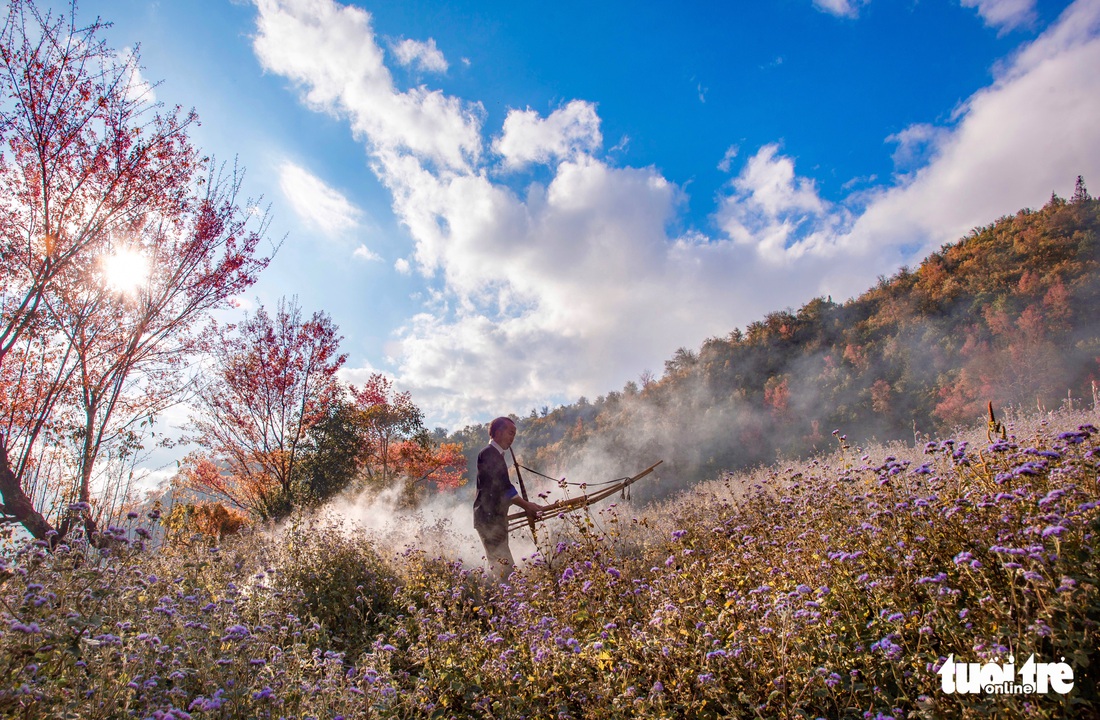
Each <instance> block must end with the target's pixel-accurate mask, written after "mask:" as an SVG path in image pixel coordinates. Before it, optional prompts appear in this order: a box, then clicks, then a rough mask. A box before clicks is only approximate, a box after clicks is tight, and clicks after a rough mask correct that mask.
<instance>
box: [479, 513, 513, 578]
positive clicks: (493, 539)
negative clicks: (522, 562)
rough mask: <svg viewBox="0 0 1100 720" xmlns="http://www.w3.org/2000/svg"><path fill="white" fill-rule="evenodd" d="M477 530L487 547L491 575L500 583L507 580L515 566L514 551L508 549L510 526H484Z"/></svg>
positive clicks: (486, 557)
mask: <svg viewBox="0 0 1100 720" xmlns="http://www.w3.org/2000/svg"><path fill="white" fill-rule="evenodd" d="M476 529H477V534H478V535H480V536H481V544H482V545H484V546H485V559H486V560H487V561H488V562H489V573H490V574H491V575H492V576H493V577H494V578H495V579H496V580H497V581H498V582H503V581H505V580H507V579H508V576H509V575H511V574H512V568H513V567H514V566H515V561H514V560H513V559H512V551H511V549H510V548H509V547H508V526H507V525H504V526H503V527H501V526H495V527H494V526H489V527H485V526H482V527H478V528H476Z"/></svg>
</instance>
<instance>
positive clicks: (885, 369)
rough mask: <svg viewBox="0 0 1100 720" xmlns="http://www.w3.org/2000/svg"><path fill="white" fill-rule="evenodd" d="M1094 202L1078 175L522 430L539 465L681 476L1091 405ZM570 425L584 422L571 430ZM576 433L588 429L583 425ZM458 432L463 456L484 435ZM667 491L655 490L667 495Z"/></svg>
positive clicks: (1097, 270)
mask: <svg viewBox="0 0 1100 720" xmlns="http://www.w3.org/2000/svg"><path fill="white" fill-rule="evenodd" d="M1097 307H1100V202H1098V201H1096V200H1093V199H1092V198H1091V197H1090V196H1089V194H1088V191H1087V190H1086V189H1085V185H1084V181H1083V180H1079V181H1078V185H1077V190H1076V191H1075V193H1074V196H1073V198H1072V199H1071V200H1069V201H1066V200H1063V199H1061V198H1058V197H1054V198H1052V199H1051V201H1050V202H1049V203H1048V204H1047V205H1046V206H1045V207H1043V208H1041V209H1039V210H1022V211H1020V212H1019V213H1017V214H1015V215H1012V216H1008V217H1004V218H1001V219H1000V220H998V221H997V222H995V223H993V224H991V225H989V226H987V227H982V228H976V229H975V230H974V231H973V232H971V233H970V234H969V235H968V236H967V237H965V238H963V239H961V240H960V241H958V242H957V243H954V244H951V245H947V246H945V247H943V248H942V249H941V250H939V251H938V252H935V253H933V254H932V255H930V256H929V257H928V258H927V259H925V260H924V262H923V263H921V265H920V266H919V267H918V268H917V269H915V270H911V269H906V268H903V269H902V270H900V271H898V272H897V273H896V274H895V275H894V276H893V277H891V278H885V277H884V278H881V279H880V281H879V282H878V284H877V285H876V286H875V287H873V288H871V289H869V290H868V291H866V292H865V293H863V294H862V295H860V296H859V297H857V298H854V299H852V300H850V301H848V302H845V303H836V302H833V301H832V299H830V298H817V299H814V300H811V301H810V302H808V303H806V304H805V305H804V306H803V307H801V308H800V309H798V310H797V311H791V310H781V311H776V312H772V313H769V314H768V315H767V316H765V317H764V318H763V319H761V320H758V321H755V322H752V323H750V324H749V325H748V326H747V327H746V328H744V329H743V330H742V329H735V330H734V331H733V332H731V333H729V334H728V335H726V336H724V337H715V338H711V339H709V340H707V341H705V342H704V343H703V345H702V347H701V348H699V349H698V350H692V349H687V348H681V349H680V350H678V351H677V352H676V353H675V355H674V356H673V357H672V358H671V359H670V360H669V361H668V362H666V364H665V373H664V376H663V377H662V378H661V379H660V380H656V381H654V380H652V378H650V379H649V382H646V383H643V384H644V387H643V388H641V389H639V386H638V384H637V383H634V382H628V383H627V384H626V386H625V387H624V388H623V390H622V391H621V392H617V391H616V392H610V393H608V394H607V395H606V396H601V397H599V398H597V400H596V401H595V402H589V401H588V400H586V399H583V398H582V399H581V400H580V401H578V402H577V403H575V404H572V405H567V406H563V407H560V408H558V409H556V410H553V411H549V410H544V411H543V412H542V413H536V412H535V411H532V412H531V414H530V415H529V416H528V417H526V418H519V420H520V438H521V439H522V449H523V453H524V455H525V457H526V458H527V460H528V462H531V463H535V466H536V467H541V468H544V469H549V470H552V471H556V470H557V469H561V470H562V472H565V471H566V470H567V469H568V468H569V467H570V466H571V465H573V464H576V463H577V462H579V461H581V460H582V459H583V458H584V457H585V456H591V455H604V456H610V457H612V458H614V459H615V460H616V461H617V462H619V464H620V465H623V466H629V465H630V464H631V463H630V461H631V460H632V459H633V458H637V457H654V458H657V457H660V458H664V459H665V461H666V466H667V467H666V470H665V472H666V474H669V475H672V476H674V477H676V478H677V479H679V480H680V481H682V482H690V481H693V480H698V479H702V478H706V477H710V476H712V475H713V474H714V473H716V472H720V471H722V470H727V469H731V468H744V467H750V466H752V465H755V464H757V463H760V462H766V461H770V460H771V459H773V458H774V457H775V455H776V453H777V452H779V453H782V454H788V455H796V454H810V453H813V452H815V451H820V450H823V449H827V448H828V447H829V446H831V445H833V444H834V443H835V440H834V439H833V437H831V436H830V433H831V431H832V430H838V431H839V432H838V435H846V436H847V438H848V439H849V440H850V441H851V442H863V441H866V440H868V439H871V438H875V439H877V440H888V439H898V440H907V441H909V442H913V441H921V438H925V437H928V436H930V435H935V434H943V433H948V432H950V431H951V429H952V428H953V427H955V426H957V425H961V424H970V423H972V422H974V421H979V420H981V418H982V417H983V415H984V414H985V408H986V406H987V404H988V403H989V402H991V401H992V403H993V404H994V406H995V408H996V409H997V412H998V414H1003V413H1004V412H1028V411H1031V410H1053V409H1056V408H1058V407H1060V406H1061V405H1063V404H1065V403H1067V402H1068V403H1070V404H1077V405H1081V404H1083V405H1086V406H1088V405H1092V404H1094V403H1095V402H1096V401H1097V394H1098V393H1097V386H1098V384H1100V315H1097V313H1096V308H1097ZM578 423H581V424H580V425H578ZM577 428H582V431H581V432H578V430H577ZM470 430H471V429H470V428H467V429H466V430H465V431H462V432H461V433H456V434H455V436H454V439H456V440H462V441H464V442H465V443H466V449H467V452H470V451H471V450H472V449H473V448H474V447H475V446H476V445H477V443H478V442H482V440H481V439H482V438H483V437H484V430H483V429H474V430H475V431H474V432H470ZM657 492H660V490H657Z"/></svg>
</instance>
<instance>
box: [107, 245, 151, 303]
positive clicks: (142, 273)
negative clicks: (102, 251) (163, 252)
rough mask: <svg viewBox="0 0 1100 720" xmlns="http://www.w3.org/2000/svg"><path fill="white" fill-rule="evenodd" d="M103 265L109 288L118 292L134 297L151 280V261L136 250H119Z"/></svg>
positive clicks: (108, 256) (108, 257) (109, 256)
mask: <svg viewBox="0 0 1100 720" xmlns="http://www.w3.org/2000/svg"><path fill="white" fill-rule="evenodd" d="M102 263H103V278H104V280H106V282H107V286H108V287H110V288H112V289H113V290H117V291H118V292H121V293H127V294H130V295H132V294H134V293H136V292H137V290H138V288H140V287H141V286H142V285H144V284H145V281H146V280H148V279H149V260H148V259H147V258H146V257H145V256H144V255H142V254H141V253H140V252H137V251H135V250H126V249H123V250H118V251H117V252H115V253H114V254H112V255H107V256H105V257H104V258H103V260H102Z"/></svg>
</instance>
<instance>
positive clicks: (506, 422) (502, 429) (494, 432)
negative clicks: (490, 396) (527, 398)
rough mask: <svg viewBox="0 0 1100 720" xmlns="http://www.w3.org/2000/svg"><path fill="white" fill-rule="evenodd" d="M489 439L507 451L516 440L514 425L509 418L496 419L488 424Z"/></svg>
mask: <svg viewBox="0 0 1100 720" xmlns="http://www.w3.org/2000/svg"><path fill="white" fill-rule="evenodd" d="M489 437H491V438H492V439H493V440H496V442H497V445H500V446H501V447H502V448H504V449H505V450H507V449H508V448H510V447H511V446H512V441H513V440H515V439H516V424H515V423H514V422H512V419H511V418H506V417H498V418H497V419H496V420H494V421H492V422H491V423H489Z"/></svg>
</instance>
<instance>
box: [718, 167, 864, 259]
mask: <svg viewBox="0 0 1100 720" xmlns="http://www.w3.org/2000/svg"><path fill="white" fill-rule="evenodd" d="M778 152H779V147H778V146H777V145H766V146H764V147H762V148H761V149H760V150H759V151H758V152H757V153H756V155H754V156H753V157H752V158H750V159H749V161H748V162H747V163H746V164H745V167H744V169H743V170H742V171H741V173H740V174H739V175H738V176H737V177H736V178H735V179H734V180H733V182H732V188H733V192H732V193H730V194H729V195H728V196H726V197H725V198H722V200H721V201H720V203H719V208H718V212H717V214H716V219H717V221H718V224H719V225H720V226H721V228H722V230H723V231H724V232H725V233H726V235H727V236H728V237H730V238H731V239H733V240H734V241H735V242H738V243H743V244H751V245H754V246H755V247H756V248H757V250H758V251H759V252H760V254H761V256H762V257H764V258H767V259H768V260H770V261H772V262H778V261H783V260H784V259H786V258H788V256H790V255H793V254H799V253H801V252H803V251H807V250H810V249H812V248H814V247H815V246H816V245H817V244H818V243H820V242H822V240H823V238H825V239H827V238H828V237H830V236H831V235H832V233H834V232H835V231H836V229H837V226H838V224H840V223H842V222H843V221H845V220H846V219H847V217H846V214H845V213H844V212H843V211H842V210H841V209H837V208H833V207H832V206H830V205H829V204H828V203H826V202H825V201H824V200H822V199H821V197H820V196H819V195H818V193H817V188H816V187H815V186H814V183H813V181H812V180H809V179H807V178H801V177H798V176H797V175H796V174H795V171H794V161H793V160H792V159H791V158H789V157H785V156H782V155H779V154H778Z"/></svg>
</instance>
